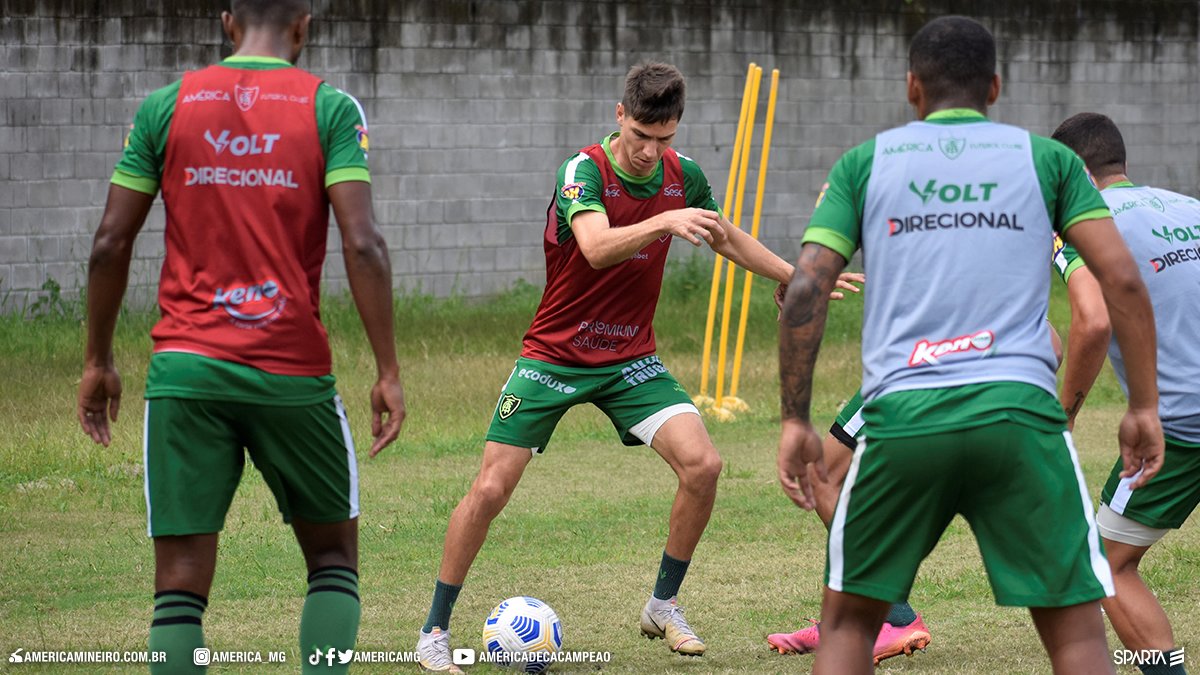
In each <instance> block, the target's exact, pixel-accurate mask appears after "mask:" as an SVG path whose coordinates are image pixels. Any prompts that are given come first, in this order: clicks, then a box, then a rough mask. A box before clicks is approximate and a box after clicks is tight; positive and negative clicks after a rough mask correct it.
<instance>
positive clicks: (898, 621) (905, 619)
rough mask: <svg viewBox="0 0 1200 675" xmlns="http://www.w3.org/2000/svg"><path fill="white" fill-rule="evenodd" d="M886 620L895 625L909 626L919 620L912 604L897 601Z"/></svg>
mask: <svg viewBox="0 0 1200 675" xmlns="http://www.w3.org/2000/svg"><path fill="white" fill-rule="evenodd" d="M884 620H885V621H887V622H888V623H890V624H892V625H893V626H907V625H908V624H910V623H912V622H914V621H916V620H917V613H916V612H914V611H913V608H912V605H910V604H908V603H907V602H897V603H896V604H894V605H892V609H891V610H890V611H889V612H888V615H887V619H884Z"/></svg>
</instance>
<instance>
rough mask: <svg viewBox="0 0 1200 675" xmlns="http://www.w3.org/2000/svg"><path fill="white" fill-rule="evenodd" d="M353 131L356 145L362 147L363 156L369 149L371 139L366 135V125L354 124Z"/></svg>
mask: <svg viewBox="0 0 1200 675" xmlns="http://www.w3.org/2000/svg"><path fill="white" fill-rule="evenodd" d="M354 132H355V134H356V137H357V139H358V147H360V148H362V151H363V156H364V157H365V156H366V154H367V151H368V150H370V149H371V141H370V138H368V136H367V125H365V124H355V125H354Z"/></svg>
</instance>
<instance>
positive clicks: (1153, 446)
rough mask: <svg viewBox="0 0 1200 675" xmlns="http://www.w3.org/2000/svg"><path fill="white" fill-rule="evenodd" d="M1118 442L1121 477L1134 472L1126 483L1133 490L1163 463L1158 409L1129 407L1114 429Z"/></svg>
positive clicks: (1161, 434)
mask: <svg viewBox="0 0 1200 675" xmlns="http://www.w3.org/2000/svg"><path fill="white" fill-rule="evenodd" d="M1117 441H1118V442H1119V443H1120V445H1121V463H1122V467H1121V468H1122V471H1121V474H1120V476H1121V478H1129V477H1130V476H1135V475H1136V476H1137V478H1135V479H1134V481H1133V482H1132V483H1130V484H1129V489H1130V490H1136V489H1138V488H1140V487H1142V486H1143V485H1145V484H1146V483H1147V482H1149V481H1150V479H1151V478H1154V476H1155V474H1157V473H1158V471H1159V469H1161V468H1162V465H1163V431H1162V422H1161V421H1159V419H1158V410H1157V409H1153V408H1150V409H1136V408H1130V409H1128V410H1126V411H1125V416H1124V417H1122V418H1121V426H1120V427H1118V429H1117Z"/></svg>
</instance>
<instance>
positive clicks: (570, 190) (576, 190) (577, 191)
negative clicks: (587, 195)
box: [559, 181, 587, 201]
mask: <svg viewBox="0 0 1200 675" xmlns="http://www.w3.org/2000/svg"><path fill="white" fill-rule="evenodd" d="M586 186H587V183H585V182H583V181H580V182H578V183H567V184H566V185H564V186H562V190H559V194H561V195H562V196H563V199H570V200H571V201H578V200H579V198H580V197H582V196H583V189H584V187H586Z"/></svg>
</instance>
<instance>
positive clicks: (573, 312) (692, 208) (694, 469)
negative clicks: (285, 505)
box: [417, 63, 848, 672]
mask: <svg viewBox="0 0 1200 675" xmlns="http://www.w3.org/2000/svg"><path fill="white" fill-rule="evenodd" d="M683 107H684V80H683V76H682V75H681V74H680V72H679V71H678V70H677V69H676V68H675V67H674V66H671V65H668V64H664V63H645V64H641V65H637V66H635V67H633V68H632V69H631V70H630V71H629V73H628V75H627V76H626V79H625V93H624V97H623V98H622V100H621V102H620V103H618V104H617V106H616V120H617V128H618V131H617V132H615V133H612V134H610V135H608V136H606V137H605V138H603V139H602V140H601V141H600V142H599V143H596V144H593V145H590V146H588V147H586V148H584V149H582V150H580V151H579V152H577V153H575V154H573V155H572V156H571V157H570V158H568V159H567V160H566V161H565V162H564V163H563V164H562V166H561V167H560V168H559V170H558V179H557V184H556V186H555V188H554V196H553V198H552V201H551V203H550V206H549V208H548V210H547V222H546V229H545V236H544V242H543V245H544V248H545V254H546V289H545V292H544V294H543V295H542V301H541V305H540V306H539V307H538V310H537V313H536V315H535V316H534V318H533V324H532V326H531V327H530V328H529V331H528V332H527V333H526V334H525V339H524V345H523V348H522V350H521V356H520V358H518V359H517V362H516V366H515V367H514V368H513V371H512V374H511V375H510V376H509V378H508V381H507V382H506V383H505V384H504V387H503V390H502V392H501V395H500V399H499V401H498V402H497V403H496V409H495V411H494V413H493V415H492V421H491V426H490V427H489V428H488V432H487V444H486V445H485V446H484V450H483V463H482V466H481V468H480V470H479V475H478V476H477V477H476V478H475V481H474V483H473V484H472V485H471V489H470V491H469V492H468V493H467V495H466V496H465V497H464V498H463V500H462V501H461V502H460V503H459V505H458V507H457V508H455V510H454V513H453V515H451V517H450V524H449V527H448V528H447V530H446V539H445V545H444V549H443V553H442V563H441V568H440V570H439V573H438V579H437V583H436V586H435V589H434V595H433V602H432V605H431V607H430V610H429V616H428V618H427V620H426V623H425V626H424V627H423V628H422V630H421V632H420V636H419V640H418V645H417V648H418V651H419V652H420V654H421V658H422V661H421V665H422V666H423V667H424V668H426V669H428V670H440V671H449V672H456V671H458V668H457V667H456V666H454V665H453V664H452V663H451V659H450V635H449V627H450V613H451V608H452V606H453V604H454V602H455V600H456V598H457V596H458V593H459V590H460V589H461V588H462V583H463V581H464V579H465V578H466V576H467V571H468V570H469V569H470V566H471V563H472V561H474V559H475V556H476V554H477V553H478V552H479V549H480V547H481V546H483V542H484V539H485V537H486V536H487V531H488V527H489V525H490V524H491V522H492V519H494V518H495V517H496V516H497V515H498V514H499V513H500V510H501V509H503V508H504V505H505V504H506V503H507V502H508V499H509V497H510V496H511V495H512V492H513V490H514V489H515V488H516V486H517V482H518V481H519V480H520V478H521V474H522V473H523V472H524V471H525V467H526V466H527V465H528V464H529V462H530V460H531V459H532V458H533V457H534V456H536V455H539V454H541V453H543V452H544V451H545V450H546V446H547V445H548V443H549V441H550V437H551V435H552V434H553V432H554V427H555V425H556V424H557V423H558V420H559V418H561V417H562V416H563V414H564V413H565V412H566V411H567V410H568V409H570V408H572V407H573V406H576V405H581V404H584V403H592V404H593V405H595V406H597V407H598V408H600V409H601V410H602V411H604V413H605V414H606V415H607V416H608V417H609V419H611V420H612V423H613V426H614V427H615V429H616V432H617V436H618V438H620V440H621V442H622V443H624V444H625V445H630V446H637V445H643V444H645V445H649V446H651V447H652V448H654V450H655V452H657V453H658V454H659V455H660V456H661V457H662V458H663V459H664V460H665V461H666V462H667V464H668V465H670V467H671V469H672V470H674V472H675V474H676V476H677V477H678V479H679V485H678V489H677V491H676V494H675V503H674V505H673V506H672V508H671V515H670V534H669V535H668V536H667V543H666V548H665V550H664V552H663V556H662V561H661V564H660V567H659V570H658V573H657V574H656V576H655V579H656V582H655V585H654V590H653V594H652V596H651V597H650V599H649V600H648V601H647V602H646V606H645V609H644V610H643V611H642V616H641V630H642V632H643V633H644V634H645V635H647V636H649V637H652V638H664V639H665V640H666V642H667V646H668V647H669V648H670V649H671V651H673V652H678V653H680V654H685V655H694V656H698V655H701V654H703V653H704V650H705V645H704V642H702V641H701V640H700V638H699V637H697V636H696V633H695V632H694V631H693V630H692V628H691V627H690V626H689V625H688V622H687V621H686V620H685V619H684V615H683V609H682V608H681V607H680V606H679V605H677V604H676V596H677V594H678V592H679V587H680V584H681V583H682V582H683V578H684V575H685V573H686V572H687V569H688V564H689V562H690V561H691V558H692V552H693V551H694V550H695V548H696V545H697V543H698V542H699V541H700V535H701V533H702V532H703V531H704V527H705V525H706V524H707V523H708V519H709V515H710V513H711V512H712V507H713V501H714V499H715V497H716V489H717V477H718V476H719V475H720V473H721V457H720V455H718V454H717V450H716V448H714V447H713V444H712V441H711V440H710V439H709V437H708V432H707V431H706V430H705V428H704V423H703V422H702V421H701V419H700V414H699V412H698V411H697V409H696V407H695V406H694V405H692V401H691V399H690V398H689V397H688V395H687V393H686V392H685V391H684V390H683V387H681V386H680V385H679V383H678V382H677V381H676V380H675V378H674V377H672V376H671V373H670V372H669V371H668V370H667V367H666V365H665V364H663V362H662V361H661V360H660V359H659V357H658V356H657V355H656V353H655V352H656V347H655V341H654V328H653V326H652V325H651V324H652V321H653V319H654V309H655V306H656V305H657V303H658V295H659V289H660V287H661V284H662V276H663V266H664V264H665V263H666V258H667V249H668V248H669V247H670V245H671V242H672V240H673V239H674V238H675V237H680V238H683V239H684V240H686V241H688V242H689V243H691V244H693V245H695V246H699V245H701V244H708V245H709V246H711V247H712V248H713V250H715V251H716V252H717V253H719V254H720V255H723V256H725V257H727V258H729V259H730V260H732V261H734V262H735V263H737V264H738V265H740V266H742V267H744V268H746V269H748V270H751V271H753V272H755V273H757V274H760V275H763V276H767V277H770V278H772V279H775V280H776V281H779V282H783V281H785V280H787V279H789V278H790V276H791V272H792V266H791V265H789V264H788V263H787V262H786V261H784V260H782V259H780V258H779V257H778V256H776V255H775V254H773V253H771V252H770V251H769V250H768V249H767V248H766V247H764V246H763V245H762V244H760V243H758V242H757V241H755V240H754V239H753V238H752V237H750V236H749V235H748V234H746V233H744V232H742V231H741V230H738V229H737V228H735V227H733V226H732V225H731V224H730V223H729V222H728V221H727V220H726V219H725V218H724V216H722V215H721V214H720V213H719V212H718V210H717V204H716V201H715V200H714V199H713V196H712V190H711V188H710V187H709V184H708V180H707V179H706V178H705V176H704V173H703V171H701V170H700V167H699V166H698V165H697V164H696V163H695V162H694V161H692V160H691V159H690V158H688V157H685V156H683V155H681V154H679V153H677V152H676V151H675V150H674V149H672V148H671V144H672V142H673V141H674V139H675V133H676V130H677V128H678V126H679V120H680V118H682V117H683ZM847 285H848V284H847Z"/></svg>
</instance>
